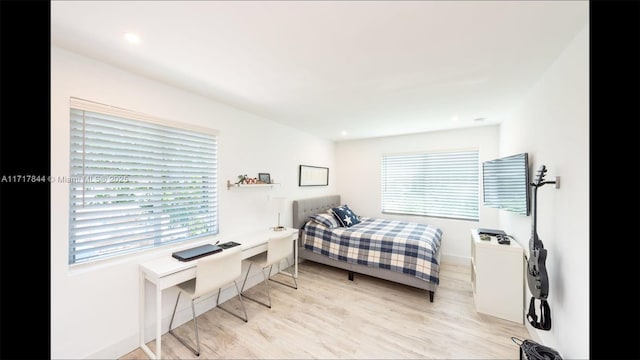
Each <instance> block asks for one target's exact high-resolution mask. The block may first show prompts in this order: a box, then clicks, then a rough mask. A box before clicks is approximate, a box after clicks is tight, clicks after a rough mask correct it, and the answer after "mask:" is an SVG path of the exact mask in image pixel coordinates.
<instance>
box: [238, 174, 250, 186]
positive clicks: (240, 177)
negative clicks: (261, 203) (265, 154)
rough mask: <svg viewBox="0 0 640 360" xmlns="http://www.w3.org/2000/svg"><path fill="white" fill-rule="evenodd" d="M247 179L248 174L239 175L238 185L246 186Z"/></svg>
mask: <svg viewBox="0 0 640 360" xmlns="http://www.w3.org/2000/svg"><path fill="white" fill-rule="evenodd" d="M246 179H247V174H244V175H238V182H237V183H236V184H244V183H245V182H244V181H245V180H246Z"/></svg>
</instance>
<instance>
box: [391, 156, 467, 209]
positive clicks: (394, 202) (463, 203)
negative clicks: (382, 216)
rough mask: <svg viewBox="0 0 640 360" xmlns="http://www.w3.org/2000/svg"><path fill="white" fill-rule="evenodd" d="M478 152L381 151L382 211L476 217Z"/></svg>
mask: <svg viewBox="0 0 640 360" xmlns="http://www.w3.org/2000/svg"><path fill="white" fill-rule="evenodd" d="M478 168H479V162H478V152H477V151H461V152H449V153H430V154H402V155H384V156H383V157H382V212H383V213H389V214H407V215H422V216H433V217H443V218H453V219H463V220H476V221H477V220H478V174H479V173H478Z"/></svg>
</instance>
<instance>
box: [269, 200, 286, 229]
mask: <svg viewBox="0 0 640 360" xmlns="http://www.w3.org/2000/svg"><path fill="white" fill-rule="evenodd" d="M284 200H285V198H284V197H281V196H278V197H272V198H271V199H270V203H271V206H272V207H273V209H274V210H276V211H277V212H278V226H275V227H273V228H272V229H273V231H284V230H287V228H286V227H284V226H282V225H280V213H281V212H282V209H284Z"/></svg>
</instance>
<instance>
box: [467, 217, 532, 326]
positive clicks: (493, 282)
mask: <svg viewBox="0 0 640 360" xmlns="http://www.w3.org/2000/svg"><path fill="white" fill-rule="evenodd" d="M471 288H472V290H473V299H474V301H475V305H476V311H477V312H481V313H484V314H488V315H492V316H497V317H499V318H502V319H506V320H510V321H514V322H517V323H519V324H522V323H523V318H524V314H523V298H524V253H523V250H522V247H521V246H520V245H519V244H518V243H517V242H515V241H514V240H513V239H511V244H509V245H500V244H498V241H497V240H496V238H495V236H491V240H490V241H484V240H480V236H479V235H478V231H477V230H476V229H471Z"/></svg>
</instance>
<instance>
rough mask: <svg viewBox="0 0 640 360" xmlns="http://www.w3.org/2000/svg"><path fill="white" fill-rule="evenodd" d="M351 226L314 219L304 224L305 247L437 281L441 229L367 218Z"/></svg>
mask: <svg viewBox="0 0 640 360" xmlns="http://www.w3.org/2000/svg"><path fill="white" fill-rule="evenodd" d="M361 220H362V222H361V223H359V224H356V225H353V226H351V227H334V228H329V227H327V226H325V225H322V224H319V223H317V222H315V221H313V220H311V221H308V222H307V223H306V224H305V225H304V231H303V243H304V247H305V249H308V250H311V251H313V252H314V253H318V254H322V255H325V256H328V257H329V258H331V259H335V260H340V261H346V262H349V263H353V264H361V265H367V266H372V267H378V268H382V269H389V270H392V271H397V272H401V273H404V274H410V275H415V276H416V277H418V278H420V279H422V280H425V281H429V282H432V283H434V284H438V283H439V282H440V278H439V276H438V275H439V272H440V264H438V260H437V258H436V254H437V252H438V249H439V248H440V241H441V239H442V230H440V229H438V228H435V227H433V226H430V225H427V224H418V223H410V222H404V221H396V220H386V219H378V218H365V217H363V218H362V219H361Z"/></svg>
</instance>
